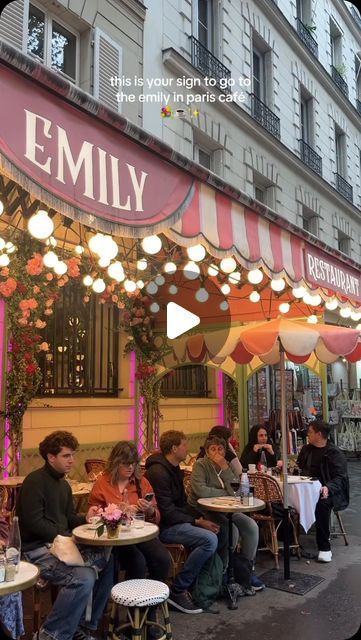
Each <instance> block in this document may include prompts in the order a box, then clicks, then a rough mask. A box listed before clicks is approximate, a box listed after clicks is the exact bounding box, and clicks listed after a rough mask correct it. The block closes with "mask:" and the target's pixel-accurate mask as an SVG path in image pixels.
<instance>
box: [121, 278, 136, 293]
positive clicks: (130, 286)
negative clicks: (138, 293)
mask: <svg viewBox="0 0 361 640" xmlns="http://www.w3.org/2000/svg"><path fill="white" fill-rule="evenodd" d="M136 288H137V285H136V283H135V282H134V280H128V279H127V280H124V289H125V290H126V291H127V292H128V293H133V292H134V291H135V290H136Z"/></svg>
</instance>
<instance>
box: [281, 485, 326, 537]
mask: <svg viewBox="0 0 361 640" xmlns="http://www.w3.org/2000/svg"><path fill="white" fill-rule="evenodd" d="M296 477H297V476H291V478H289V482H288V502H289V504H290V506H291V507H294V508H295V509H296V510H297V511H298V513H299V514H300V523H301V525H302V527H303V528H304V530H305V531H306V533H307V531H308V530H309V529H310V527H311V526H312V525H313V523H314V522H315V519H316V518H315V509H316V504H317V502H318V499H319V497H320V491H321V482H319V481H318V480H312V481H311V482H302V481H297V480H296Z"/></svg>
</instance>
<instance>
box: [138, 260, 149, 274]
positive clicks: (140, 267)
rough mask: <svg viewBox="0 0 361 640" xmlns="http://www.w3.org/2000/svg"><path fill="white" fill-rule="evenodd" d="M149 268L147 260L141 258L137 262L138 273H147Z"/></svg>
mask: <svg viewBox="0 0 361 640" xmlns="http://www.w3.org/2000/svg"><path fill="white" fill-rule="evenodd" d="M147 266H148V262H147V261H146V259H145V258H141V259H140V260H138V261H137V269H138V271H145V270H146V268H147Z"/></svg>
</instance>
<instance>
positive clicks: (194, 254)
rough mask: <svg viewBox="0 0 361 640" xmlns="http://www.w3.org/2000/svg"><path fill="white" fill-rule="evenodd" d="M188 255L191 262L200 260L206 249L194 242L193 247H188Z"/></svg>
mask: <svg viewBox="0 0 361 640" xmlns="http://www.w3.org/2000/svg"><path fill="white" fill-rule="evenodd" d="M187 253H188V257H189V259H190V260H192V261H193V262H200V261H201V260H203V258H204V257H205V255H206V250H205V248H204V247H203V246H202V245H201V244H196V245H194V247H188V249H187Z"/></svg>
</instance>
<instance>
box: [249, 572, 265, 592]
mask: <svg viewBox="0 0 361 640" xmlns="http://www.w3.org/2000/svg"><path fill="white" fill-rule="evenodd" d="M251 586H252V587H253V588H254V590H255V591H262V590H263V589H265V588H266V585H265V584H264V583H263V582H262V580H261V579H260V578H259V577H258V576H256V574H255V573H252V575H251Z"/></svg>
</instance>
